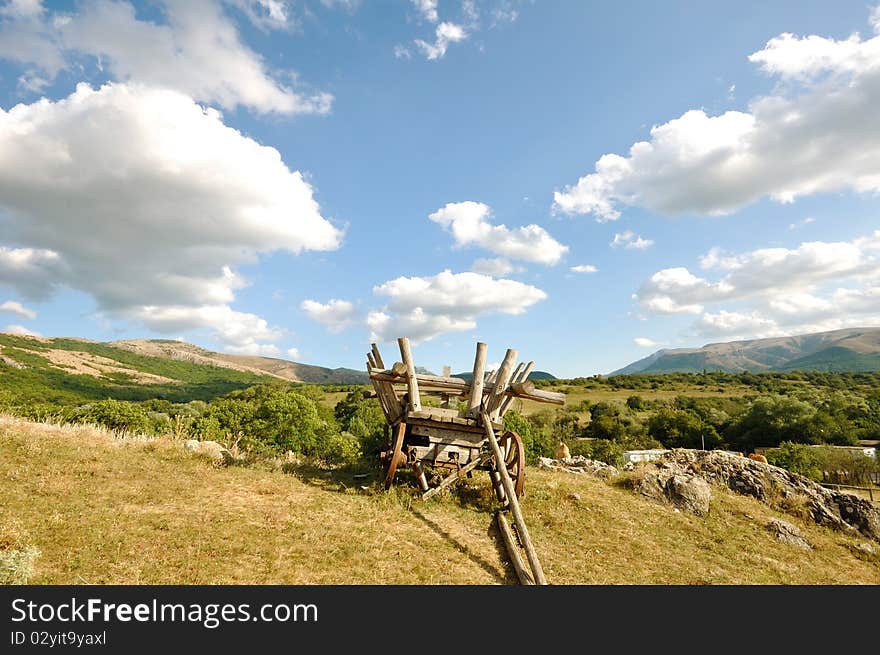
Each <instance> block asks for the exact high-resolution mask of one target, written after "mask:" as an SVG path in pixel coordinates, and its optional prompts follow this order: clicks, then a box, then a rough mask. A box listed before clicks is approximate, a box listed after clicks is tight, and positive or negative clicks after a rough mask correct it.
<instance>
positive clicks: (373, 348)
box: [370, 343, 385, 368]
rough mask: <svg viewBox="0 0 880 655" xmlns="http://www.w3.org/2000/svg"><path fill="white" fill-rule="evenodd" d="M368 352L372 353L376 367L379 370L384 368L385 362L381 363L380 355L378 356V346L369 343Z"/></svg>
mask: <svg viewBox="0 0 880 655" xmlns="http://www.w3.org/2000/svg"><path fill="white" fill-rule="evenodd" d="M370 350H371V351H372V353H373V359H375V360H376V366H377V367H379V368H385V362H383V361H382V355H380V354H379V346H377V345H376V344H375V343H371V344H370Z"/></svg>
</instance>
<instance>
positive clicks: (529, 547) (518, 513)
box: [480, 351, 547, 585]
mask: <svg viewBox="0 0 880 655" xmlns="http://www.w3.org/2000/svg"><path fill="white" fill-rule="evenodd" d="M508 352H509V351H508ZM514 356H515V354H514ZM505 359H506V358H505ZM512 366H513V365H511V367H512ZM508 375H509V374H508ZM480 417H481V418H482V419H483V428H484V429H485V431H486V436H487V437H488V438H489V445H490V446H492V454H493V455H495V470H497V471H498V473H500V474H501V484H503V485H504V491H505V492H506V493H507V502H508V504H509V506H510V513H511V514H513V522H514V525H516V531H517V532H518V533H519V538H520V540H521V541H522V544H523V548H525V551H526V556H527V557H528V559H529V566H530V567H531V569H532V574H533V575H534V578H535V584H539V585H545V584H547V578H545V577H544V569H543V568H541V561H540V560H539V559H538V553H537V551H536V550H535V546H534V545H533V544H532V538H531V537H530V536H529V529H528V528H527V527H526V522H525V519H524V518H523V515H522V510H520V508H519V500H518V499H517V497H516V488H515V487H514V486H513V480H511V479H510V473H509V472H508V470H507V467H506V466H505V465H504V453H503V452H501V446H499V445H498V439H496V438H495V432H494V431H493V430H492V421H491V420H490V419H489V414H488V413H487V412H486V411H485V410H483V411H482V412H480Z"/></svg>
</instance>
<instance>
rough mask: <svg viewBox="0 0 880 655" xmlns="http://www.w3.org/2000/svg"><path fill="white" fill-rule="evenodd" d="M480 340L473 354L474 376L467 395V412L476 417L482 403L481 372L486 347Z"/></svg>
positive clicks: (482, 371)
mask: <svg viewBox="0 0 880 655" xmlns="http://www.w3.org/2000/svg"><path fill="white" fill-rule="evenodd" d="M487 348H488V346H487V345H486V344H485V343H483V342H482V341H479V342H477V353H476V355H475V356H474V370H473V374H474V377H473V379H472V380H471V390H470V396H469V397H468V406H467V414H468V416H473V417H474V418H476V417H477V416H479V414H480V408H481V407H482V404H483V373H484V372H485V370H486V349H487Z"/></svg>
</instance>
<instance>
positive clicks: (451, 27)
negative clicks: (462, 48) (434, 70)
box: [413, 22, 468, 60]
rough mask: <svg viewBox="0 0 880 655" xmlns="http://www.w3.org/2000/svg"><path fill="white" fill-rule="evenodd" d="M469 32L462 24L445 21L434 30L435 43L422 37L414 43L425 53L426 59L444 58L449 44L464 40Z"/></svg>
mask: <svg viewBox="0 0 880 655" xmlns="http://www.w3.org/2000/svg"><path fill="white" fill-rule="evenodd" d="M467 37H468V33H467V32H466V31H465V28H464V27H463V26H462V25H457V24H455V23H449V22H443V23H440V24H439V25H438V26H437V29H436V30H434V43H428V42H427V41H423V40H422V39H416V40H415V41H413V43H415V44H416V47H417V48H418V49H419V50H420V51H421V52H422V54H423V55H425V58H426V59H432V60H436V59H442V58H443V57H444V56H445V55H446V50H448V49H449V44H451V43H458V42H459V41H464V40H465V39H466V38H467Z"/></svg>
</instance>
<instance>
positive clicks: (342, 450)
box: [313, 432, 361, 464]
mask: <svg viewBox="0 0 880 655" xmlns="http://www.w3.org/2000/svg"><path fill="white" fill-rule="evenodd" d="M313 455H314V456H315V457H317V458H318V459H320V460H323V461H324V462H326V463H328V464H351V463H353V462H356V461H357V460H358V459H359V458H360V457H361V443H360V441H359V440H358V439H357V437H355V436H354V435H353V434H350V433H348V432H343V433H339V432H336V433H332V434H328V435H325V436H324V437H323V438H322V439H321V440H320V441H319V442H318V444H317V446H316V447H315V450H314V453H313Z"/></svg>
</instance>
